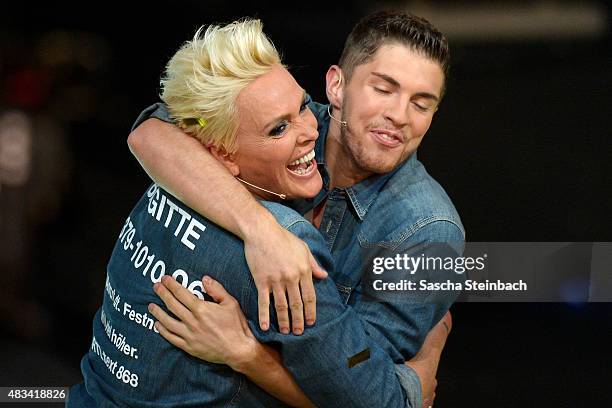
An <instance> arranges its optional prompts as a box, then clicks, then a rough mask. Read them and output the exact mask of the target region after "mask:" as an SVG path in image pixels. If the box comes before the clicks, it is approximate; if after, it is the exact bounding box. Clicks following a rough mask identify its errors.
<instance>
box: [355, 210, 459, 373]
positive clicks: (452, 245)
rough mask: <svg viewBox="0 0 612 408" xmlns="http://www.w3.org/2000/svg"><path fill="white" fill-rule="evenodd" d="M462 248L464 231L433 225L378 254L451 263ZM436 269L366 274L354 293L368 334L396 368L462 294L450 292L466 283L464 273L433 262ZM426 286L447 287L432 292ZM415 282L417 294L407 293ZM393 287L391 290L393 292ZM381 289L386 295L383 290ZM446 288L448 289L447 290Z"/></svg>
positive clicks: (448, 224) (446, 224)
mask: <svg viewBox="0 0 612 408" xmlns="http://www.w3.org/2000/svg"><path fill="white" fill-rule="evenodd" d="M463 247H464V238H463V232H462V231H461V229H460V228H459V227H458V226H457V225H455V224H453V223H451V222H447V221H435V222H432V223H430V224H427V225H425V226H423V227H421V228H420V229H419V230H418V231H417V232H416V233H415V234H414V235H413V236H411V237H410V239H409V240H407V241H406V242H405V243H404V244H403V245H400V246H399V247H398V248H396V249H394V250H392V251H391V250H385V251H383V252H381V253H377V254H376V255H377V256H381V257H383V258H396V257H397V256H400V257H404V256H406V257H407V258H412V259H415V260H419V259H421V262H425V260H427V259H430V260H443V261H444V262H446V263H447V264H448V262H450V261H449V260H454V259H457V258H459V257H461V254H462V253H463ZM431 265H433V267H428V268H418V269H417V270H416V271H412V270H401V271H400V270H391V271H385V272H383V273H381V274H375V273H373V272H372V268H370V270H365V269H364V273H363V275H362V279H361V283H360V284H359V285H358V287H357V288H356V290H355V294H354V297H353V298H352V300H351V304H352V306H353V308H354V309H355V311H356V312H357V313H358V314H359V316H361V317H362V318H363V319H364V321H365V322H366V326H367V327H368V332H369V333H370V335H371V336H372V337H374V338H375V339H376V340H377V342H378V343H379V344H381V345H382V346H383V348H385V350H386V351H387V353H388V354H389V355H390V356H391V357H392V358H393V359H394V361H395V362H396V363H401V362H403V361H406V360H409V359H410V358H412V357H414V356H415V355H416V353H417V352H418V351H419V350H420V348H421V346H422V345H423V342H424V341H425V337H426V336H427V333H428V332H429V331H430V330H431V328H432V327H433V326H434V325H435V324H437V323H438V322H439V321H440V320H441V319H442V317H444V315H445V314H446V312H447V311H448V310H449V308H450V307H451V305H452V304H453V303H454V302H455V300H456V299H457V297H458V296H459V294H460V290H454V289H452V288H453V287H455V284H457V283H459V284H460V285H461V284H462V282H463V281H464V280H465V277H464V274H459V273H457V272H455V271H454V270H447V269H444V268H440V266H443V265H446V264H444V263H437V262H432V263H431ZM422 281H425V282H427V283H436V284H443V283H444V284H446V282H450V284H447V286H448V288H447V287H445V289H443V290H434V289H432V288H431V286H425V287H424V286H421V285H422ZM407 282H411V284H413V285H414V286H413V287H414V288H416V289H413V290H407V289H406V288H405V287H406V284H407ZM383 283H384V284H389V283H391V284H394V285H396V287H397V285H403V286H402V287H403V288H404V289H402V290H393V289H384V288H385V287H384V286H383ZM389 287H390V286H387V288H389ZM381 288H382V289H383V290H381ZM447 289H448V290H447Z"/></svg>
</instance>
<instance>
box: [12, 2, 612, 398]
mask: <svg viewBox="0 0 612 408" xmlns="http://www.w3.org/2000/svg"><path fill="white" fill-rule="evenodd" d="M418 3H419V4H421V5H422V4H423V3H426V4H430V5H431V7H433V8H434V9H435V7H436V6H437V7H444V6H446V5H458V4H459V5H461V4H464V5H465V7H466V13H469V7H471V6H479V5H482V4H486V3H487V2H482V1H480V2H479V1H470V2H467V1H463V2H435V5H433V4H431V3H430V2H418ZM525 3H532V4H535V3H537V2H518V1H517V2H512V1H505V2H504V1H502V2H500V3H499V5H500V7H502V8H507V9H508V10H511V9H512V7H515V6H517V7H518V6H519V5H524V4H525ZM549 3H550V2H549ZM553 3H555V2H553ZM556 3H559V4H562V5H564V4H565V5H566V4H573V3H572V2H556ZM392 4H394V5H395V6H403V7H405V5H402V3H400V2H393V3H392ZM592 4H595V5H597V6H598V7H599V8H600V9H601V10H603V11H604V12H605V13H607V15H608V16H609V15H610V8H609V7H608V6H606V4H604V3H598V2H593V3H592ZM372 7H374V4H372V3H370V2H365V1H360V2H354V3H352V4H350V5H349V3H346V4H344V3H340V2H338V3H335V2H308V3H300V4H293V5H287V4H285V5H282V6H279V5H276V4H274V3H272V2H258V4H257V5H256V6H249V5H246V4H241V3H240V2H228V1H224V2H221V1H212V2H204V1H199V2H195V1H184V2H173V3H169V4H166V5H165V6H163V7H162V6H158V5H152V4H146V3H145V4H132V3H129V2H123V3H119V2H100V3H91V4H87V5H85V4H82V5H81V6H72V7H68V6H58V5H53V6H41V5H38V4H36V5H35V3H30V2H24V4H19V5H18V4H12V5H9V6H6V5H4V6H2V8H3V9H2V11H1V13H0V14H1V17H0V20H1V21H2V24H1V25H0V27H1V28H0V58H1V60H0V78H1V79H0V86H1V88H0V89H1V90H2V93H1V94H0V114H2V113H3V112H6V111H10V110H14V109H18V110H19V111H20V112H23V113H24V114H25V115H26V118H27V120H29V121H30V122H31V123H32V125H33V126H34V138H33V145H32V147H33V152H34V153H33V156H32V164H31V171H30V175H29V178H28V180H27V181H25V182H24V183H21V184H19V183H17V184H13V185H6V184H3V185H2V186H1V189H0V209H1V211H2V212H1V215H2V217H3V218H1V219H0V228H3V230H0V232H2V234H3V235H2V236H0V240H1V241H0V248H3V250H4V252H5V259H8V261H6V262H5V263H4V264H0V265H2V269H3V270H2V271H0V274H1V275H2V279H3V280H2V281H0V283H1V284H2V287H3V288H2V298H3V301H4V304H3V307H2V309H0V319H1V323H2V324H1V325H0V326H1V327H0V333H1V339H2V340H0V341H1V343H0V346H1V348H0V357H1V358H0V362H1V363H0V364H1V366H0V386H11V385H15V386H16V385H22V386H25V385H30V386H34V385H57V386H66V385H70V384H73V383H75V382H78V381H80V378H81V377H80V372H79V360H80V358H81V356H82V355H83V354H84V353H85V352H86V350H87V349H88V346H89V343H90V338H91V337H90V336H91V329H90V326H91V319H92V316H93V314H94V312H95V310H96V309H97V307H98V306H99V304H100V302H101V300H102V294H103V288H104V279H105V273H106V272H105V266H106V262H107V260H108V257H109V255H110V252H111V249H112V247H113V245H114V242H115V239H116V236H117V234H118V232H119V230H120V228H121V226H122V225H123V222H124V220H125V217H126V215H127V214H128V213H129V211H130V210H131V207H132V206H133V204H134V203H135V202H136V200H137V198H138V197H139V196H140V195H141V194H142V192H143V191H144V188H145V187H146V186H147V184H148V183H149V180H148V178H147V176H146V174H145V173H144V171H143V170H142V169H141V168H140V167H139V165H138V164H137V162H136V160H135V159H134V158H133V157H132V156H131V154H130V153H129V150H128V148H127V144H126V137H127V135H128V133H129V130H130V127H131V124H132V122H133V120H134V119H135V118H136V116H137V115H138V113H139V112H140V111H141V110H142V109H143V108H144V107H145V106H147V105H148V104H150V103H152V102H154V101H156V100H157V93H158V90H159V89H158V87H159V77H160V75H161V73H162V71H163V68H164V65H165V63H166V61H167V60H168V59H169V58H170V57H171V56H172V54H173V53H174V52H175V50H176V49H177V48H178V46H179V45H180V44H181V42H183V41H185V40H188V39H190V38H191V37H192V36H193V33H194V32H195V30H196V29H197V28H198V27H199V26H200V25H202V24H207V23H211V22H229V21H231V20H233V19H234V18H237V17H241V16H245V15H249V16H254V17H259V18H261V19H262V20H263V22H264V25H265V30H266V32H267V33H268V34H269V35H270V37H271V38H272V39H273V40H274V42H275V44H276V45H277V47H278V48H279V49H280V50H281V51H282V54H283V56H284V60H285V63H286V64H288V65H289V67H290V69H291V71H292V73H293V74H294V76H295V77H296V78H297V79H298V82H300V83H301V84H302V86H303V87H304V88H306V89H307V90H308V91H309V92H310V93H311V95H313V97H314V98H315V99H316V100H320V101H323V100H324V88H323V85H324V81H323V78H324V74H325V71H326V70H327V67H328V66H329V65H330V64H332V63H335V62H337V59H338V57H339V54H340V51H341V49H342V45H343V43H344V39H345V38H346V36H347V34H348V32H349V31H350V29H351V27H352V26H353V25H354V23H355V22H356V21H357V20H358V19H359V18H360V17H361V16H363V15H364V14H366V13H367V12H369V11H370V10H371V9H372ZM152 10H157V12H153V11H152ZM607 21H608V23H607V24H608V25H607V26H606V29H605V31H604V32H603V33H600V34H599V35H596V36H590V37H587V38H565V39H538V38H525V39H518V40H517V39H505V40H503V39H502V40H499V41H495V40H492V39H491V38H486V39H485V38H483V39H480V40H479V39H466V38H459V39H457V40H454V39H453V37H452V36H450V41H451V49H452V54H453V56H452V67H451V75H450V77H449V79H448V86H447V94H446V96H445V99H444V101H443V103H442V106H441V108H440V110H439V111H438V113H437V115H436V118H435V120H434V123H433V125H432V127H431V129H430V131H429V133H428V135H427V137H426V138H425V140H424V142H423V144H422V147H421V148H420V149H419V158H420V160H421V161H422V162H423V163H424V164H425V165H426V166H427V168H428V170H429V172H430V173H431V174H432V175H433V176H434V177H435V178H436V179H437V180H438V181H439V182H440V183H441V184H442V185H443V186H444V187H445V189H446V190H447V192H448V193H449V195H450V196H451V198H452V199H453V201H454V203H455V205H456V207H457V209H458V211H459V213H460V215H461V217H462V220H463V222H464V225H465V227H466V230H467V235H468V236H467V238H468V240H469V241H561V242H565V241H612V231H611V228H610V227H611V226H612V222H610V221H611V218H612V217H611V216H610V211H611V210H612V187H611V186H612V164H611V163H612V160H610V159H611V157H612V155H611V153H612V149H611V147H612V143H611V142H610V140H609V138H610V131H609V124H608V116H609V113H610V106H611V105H610V96H611V93H612V92H611V90H612V73H611V70H610V68H611V67H610V65H611V64H610V62H611V55H612V54H611V52H610V51H611V41H610V29H609V19H608V20H607ZM432 22H433V23H434V24H436V21H435V20H432ZM6 254H8V255H6ZM11 255H13V256H11ZM610 340H612V307H611V305H610V304H609V303H589V304H559V303H554V304H551V303H548V304H544V303H542V304H484V303H480V304H478V303H476V304H475V303H470V304H465V303H462V304H457V305H455V307H454V330H453V333H452V336H451V337H450V340H449V343H448V345H447V348H446V350H445V354H444V356H443V361H442V365H441V368H440V372H439V377H438V381H439V386H438V397H437V400H436V405H437V406H440V407H536V406H537V407H583V406H584V407H587V406H588V407H604V406H610V401H611V400H612V398H610V397H609V396H608V388H609V384H610V383H611V380H610V368H611V367H612V353H611V352H610V350H609V344H610Z"/></svg>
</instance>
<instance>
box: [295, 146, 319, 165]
mask: <svg viewBox="0 0 612 408" xmlns="http://www.w3.org/2000/svg"><path fill="white" fill-rule="evenodd" d="M314 157H315V153H314V149H313V150H311V151H310V153H306V154H305V155H304V156H302V157H300V158H299V159H297V160H296V161H294V162H291V163H289V166H297V165H298V164H301V163H308V162H310V161H311V160H312V159H313V158H314Z"/></svg>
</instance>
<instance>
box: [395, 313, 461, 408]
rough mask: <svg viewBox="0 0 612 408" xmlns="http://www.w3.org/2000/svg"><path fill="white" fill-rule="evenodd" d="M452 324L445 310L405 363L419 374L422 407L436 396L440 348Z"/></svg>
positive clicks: (431, 401)
mask: <svg viewBox="0 0 612 408" xmlns="http://www.w3.org/2000/svg"><path fill="white" fill-rule="evenodd" d="M452 326H453V321H452V316H451V313H450V312H446V314H445V315H444V317H443V318H442V320H440V321H439V322H438V323H437V324H436V325H435V326H434V327H433V328H432V329H431V330H430V331H429V333H428V334H427V337H426V338H425V342H424V343H423V346H422V347H421V349H420V350H419V352H418V353H417V354H416V356H414V357H413V358H412V359H410V360H409V361H406V363H405V364H406V365H407V366H409V367H410V368H412V369H413V370H414V371H415V372H416V373H417V375H418V376H419V380H420V381H421V395H423V408H429V407H431V406H433V402H434V399H435V398H436V387H437V385H438V381H437V380H436V374H437V372H438V364H439V363H440V357H441V355H442V350H443V349H444V345H445V344H446V339H447V338H448V335H449V334H450V331H451V328H452Z"/></svg>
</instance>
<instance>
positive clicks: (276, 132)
mask: <svg viewBox="0 0 612 408" xmlns="http://www.w3.org/2000/svg"><path fill="white" fill-rule="evenodd" d="M287 126H288V124H287V122H281V123H279V124H278V125H276V126H275V127H274V128H272V130H271V131H270V136H280V135H282V134H283V133H285V130H287Z"/></svg>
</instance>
